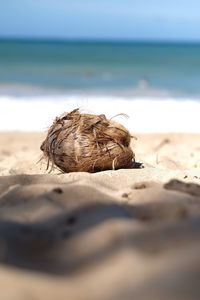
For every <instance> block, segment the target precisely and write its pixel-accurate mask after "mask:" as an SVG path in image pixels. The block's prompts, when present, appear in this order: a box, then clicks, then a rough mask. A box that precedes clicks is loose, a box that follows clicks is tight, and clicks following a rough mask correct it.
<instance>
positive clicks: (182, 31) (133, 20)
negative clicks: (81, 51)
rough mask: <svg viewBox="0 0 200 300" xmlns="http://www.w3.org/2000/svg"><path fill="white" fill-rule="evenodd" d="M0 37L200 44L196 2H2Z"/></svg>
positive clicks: (199, 3)
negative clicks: (194, 42) (187, 42)
mask: <svg viewBox="0 0 200 300" xmlns="http://www.w3.org/2000/svg"><path fill="white" fill-rule="evenodd" d="M0 37H19V38H26V37H28V38H58V39H60V38H61V39H108V40H110V39H114V40H115V39H124V40H175V41H200V0H166V1H165V0H0Z"/></svg>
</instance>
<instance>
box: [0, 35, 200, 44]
mask: <svg viewBox="0 0 200 300" xmlns="http://www.w3.org/2000/svg"><path fill="white" fill-rule="evenodd" d="M0 41H8V42H9V41H22V42H26V41H27V42H28V41H30V42H61V43H62V42H69V43H70V42H71V43H141V44H142V43H144V44H200V40H188V39H185V40H175V39H149V38H148V39H142V38H141V39H133V38H132V39H128V38H127V39H123V38H81V37H80V38H66V37H63V38H62V37H30V36H23V37H21V36H17V37H16V36H7V37H5V36H0Z"/></svg>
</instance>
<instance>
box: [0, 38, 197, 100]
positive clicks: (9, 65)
mask: <svg viewBox="0 0 200 300" xmlns="http://www.w3.org/2000/svg"><path fill="white" fill-rule="evenodd" d="M16 87H18V88H19V87H20V88H21V89H22V90H26V88H28V87H29V88H30V87H37V88H39V89H44V90H48V91H54V90H55V91H58V90H59V91H65V92H66V91H67V92H71V91H92V92H101V91H103V92H111V93H112V92H115V93H116V92H118V91H120V92H122V91H124V92H127V91H129V92H131V91H133V92H134V91H137V90H140V91H146V92H147V91H148V90H151V89H152V90H157V91H167V92H170V93H174V94H181V95H183V94H184V95H193V96H195V95H197V96H199V95H200V44H170V43H163V44H162V43H136V42H132V43H131V42H127V43H125V42H124V43H123V42H64V41H63V42H61V41H60V42H59V41H45V42H44V41H31V40H29V41H17V40H10V41H6V40H1V41H0V91H4V92H5V91H7V92H9V91H11V90H14V89H16Z"/></svg>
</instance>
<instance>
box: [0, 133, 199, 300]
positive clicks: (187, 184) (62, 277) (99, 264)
mask: <svg viewBox="0 0 200 300" xmlns="http://www.w3.org/2000/svg"><path fill="white" fill-rule="evenodd" d="M134 135H135V136H136V137H137V140H133V141H132V144H131V145H132V148H133V150H134V152H135V154H136V161H137V162H138V163H140V164H141V166H140V168H135V169H128V170H125V169H121V170H117V171H104V172H99V173H95V174H89V173H68V174H61V173H59V171H58V170H55V171H53V172H52V173H51V174H49V173H48V172H47V171H46V163H45V161H44V160H40V159H41V156H42V152H41V151H40V149H39V147H40V144H41V142H42V141H43V139H44V134H42V133H20V132H10V133H9V132H7V133H3V132H2V133H0V175H1V177H0V246H1V247H0V261H1V265H0V290H1V296H0V299H2V300H7V299H9V300H10V299H13V300H18V299H20V300H29V299H31V300H33V299H37V300H39V299H44V298H45V299H48V300H51V299H52V300H54V299H59V300H62V299H63V300H64V299H65V300H66V299H70V300H77V299H80V300H83V299H87V300H89V299H91V300H94V299H95V300H96V299H99V300H106V299H107V300H111V299H113V300H117V299H119V300H121V299H137V300H139V299H147V300H151V299H152V300H155V299H156V300H157V299H162V300H165V299H176V300H178V299H181V300H183V299H199V296H200V291H199V279H198V277H199V272H200V268H199V250H200V224H199V220H200V143H199V140H200V134H175V133H173V134H167V133H166V134H134ZM140 164H138V166H139V165H140Z"/></svg>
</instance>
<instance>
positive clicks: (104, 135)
mask: <svg viewBox="0 0 200 300" xmlns="http://www.w3.org/2000/svg"><path fill="white" fill-rule="evenodd" d="M130 140H131V135H130V133H129V132H128V131H127V129H126V128H125V127H123V126H122V125H121V124H119V123H117V122H115V121H113V120H108V119H106V117H105V115H92V114H86V113H80V111H79V109H75V110H73V111H72V112H70V113H64V114H63V115H62V116H60V117H57V118H56V119H55V121H54V122H53V125H52V126H51V127H50V128H49V130H48V133H47V137H46V139H45V141H44V142H43V143H42V145H41V147H40V148H41V150H42V151H43V154H44V157H45V158H46V159H47V169H48V168H49V167H50V165H51V170H52V169H53V168H54V167H55V166H57V167H58V168H59V169H60V170H61V171H62V172H78V171H83V172H97V171H102V170H109V169H119V168H131V167H132V166H133V163H134V157H135V155H134V153H133V151H132V150H131V148H130Z"/></svg>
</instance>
